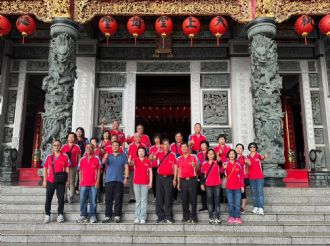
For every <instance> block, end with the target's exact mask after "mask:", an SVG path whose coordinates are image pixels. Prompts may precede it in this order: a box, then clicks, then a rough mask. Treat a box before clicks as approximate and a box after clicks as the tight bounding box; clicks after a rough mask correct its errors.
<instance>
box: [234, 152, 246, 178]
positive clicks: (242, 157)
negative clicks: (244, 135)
mask: <svg viewBox="0 0 330 246" xmlns="http://www.w3.org/2000/svg"><path fill="white" fill-rule="evenodd" d="M246 159H247V158H246V157H245V156H244V155H238V157H237V161H238V162H239V164H240V165H241V166H242V167H243V170H244V178H245V179H247V178H248V177H249V176H248V171H247V169H248V167H247V166H246V164H245V160H246Z"/></svg>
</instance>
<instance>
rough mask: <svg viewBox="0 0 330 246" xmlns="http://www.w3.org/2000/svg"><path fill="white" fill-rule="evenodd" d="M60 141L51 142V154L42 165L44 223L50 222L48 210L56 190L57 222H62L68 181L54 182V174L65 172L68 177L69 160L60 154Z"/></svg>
mask: <svg viewBox="0 0 330 246" xmlns="http://www.w3.org/2000/svg"><path fill="white" fill-rule="evenodd" d="M61 146H62V144H61V141H59V140H55V141H54V142H53V153H52V154H50V155H48V156H47V157H46V160H45V161H44V163H43V167H44V168H43V177H44V181H43V183H42V186H43V187H44V188H46V204H45V218H44V223H49V222H50V210H51V204H52V200H53V196H54V193H55V190H56V196H57V201H58V207H57V211H58V216H57V222H59V223H62V222H64V217H63V213H64V193H65V185H67V186H68V185H69V182H70V180H69V179H68V180H67V181H66V183H65V182H63V183H59V182H55V175H54V171H55V173H60V172H66V173H67V176H69V175H68V174H69V166H70V160H69V158H68V156H67V155H66V154H62V153H61V151H60V150H61Z"/></svg>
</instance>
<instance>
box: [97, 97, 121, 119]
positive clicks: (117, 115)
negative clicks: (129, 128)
mask: <svg viewBox="0 0 330 246" xmlns="http://www.w3.org/2000/svg"><path fill="white" fill-rule="evenodd" d="M122 109H123V93H122V92H112V91H100V92H99V108H98V122H101V121H102V119H103V118H105V119H106V121H107V122H110V121H111V120H113V119H118V120H119V121H120V122H121V121H122V114H123V112H122V111H123V110H122Z"/></svg>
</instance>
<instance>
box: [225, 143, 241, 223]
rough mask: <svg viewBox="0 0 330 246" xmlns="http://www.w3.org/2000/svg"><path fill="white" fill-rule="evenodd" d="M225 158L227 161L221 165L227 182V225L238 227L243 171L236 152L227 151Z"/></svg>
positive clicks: (232, 150)
mask: <svg viewBox="0 0 330 246" xmlns="http://www.w3.org/2000/svg"><path fill="white" fill-rule="evenodd" d="M227 158H228V161H227V162H225V163H224V164H223V170H224V172H225V177H226V180H227V183H226V187H225V188H226V194H227V200H228V210H229V218H228V224H233V223H236V224H238V225H240V224H242V220H241V196H242V193H243V192H244V170H243V167H242V166H241V165H240V164H239V162H238V161H237V153H236V150H234V149H231V150H229V152H228V155H227Z"/></svg>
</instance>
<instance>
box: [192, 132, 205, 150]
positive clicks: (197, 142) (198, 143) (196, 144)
mask: <svg viewBox="0 0 330 246" xmlns="http://www.w3.org/2000/svg"><path fill="white" fill-rule="evenodd" d="M190 141H194V145H193V146H192V148H191V149H192V150H193V151H197V152H198V151H201V142H202V141H206V137H205V136H204V135H203V134H200V135H197V134H192V135H190V136H189V142H190Z"/></svg>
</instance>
